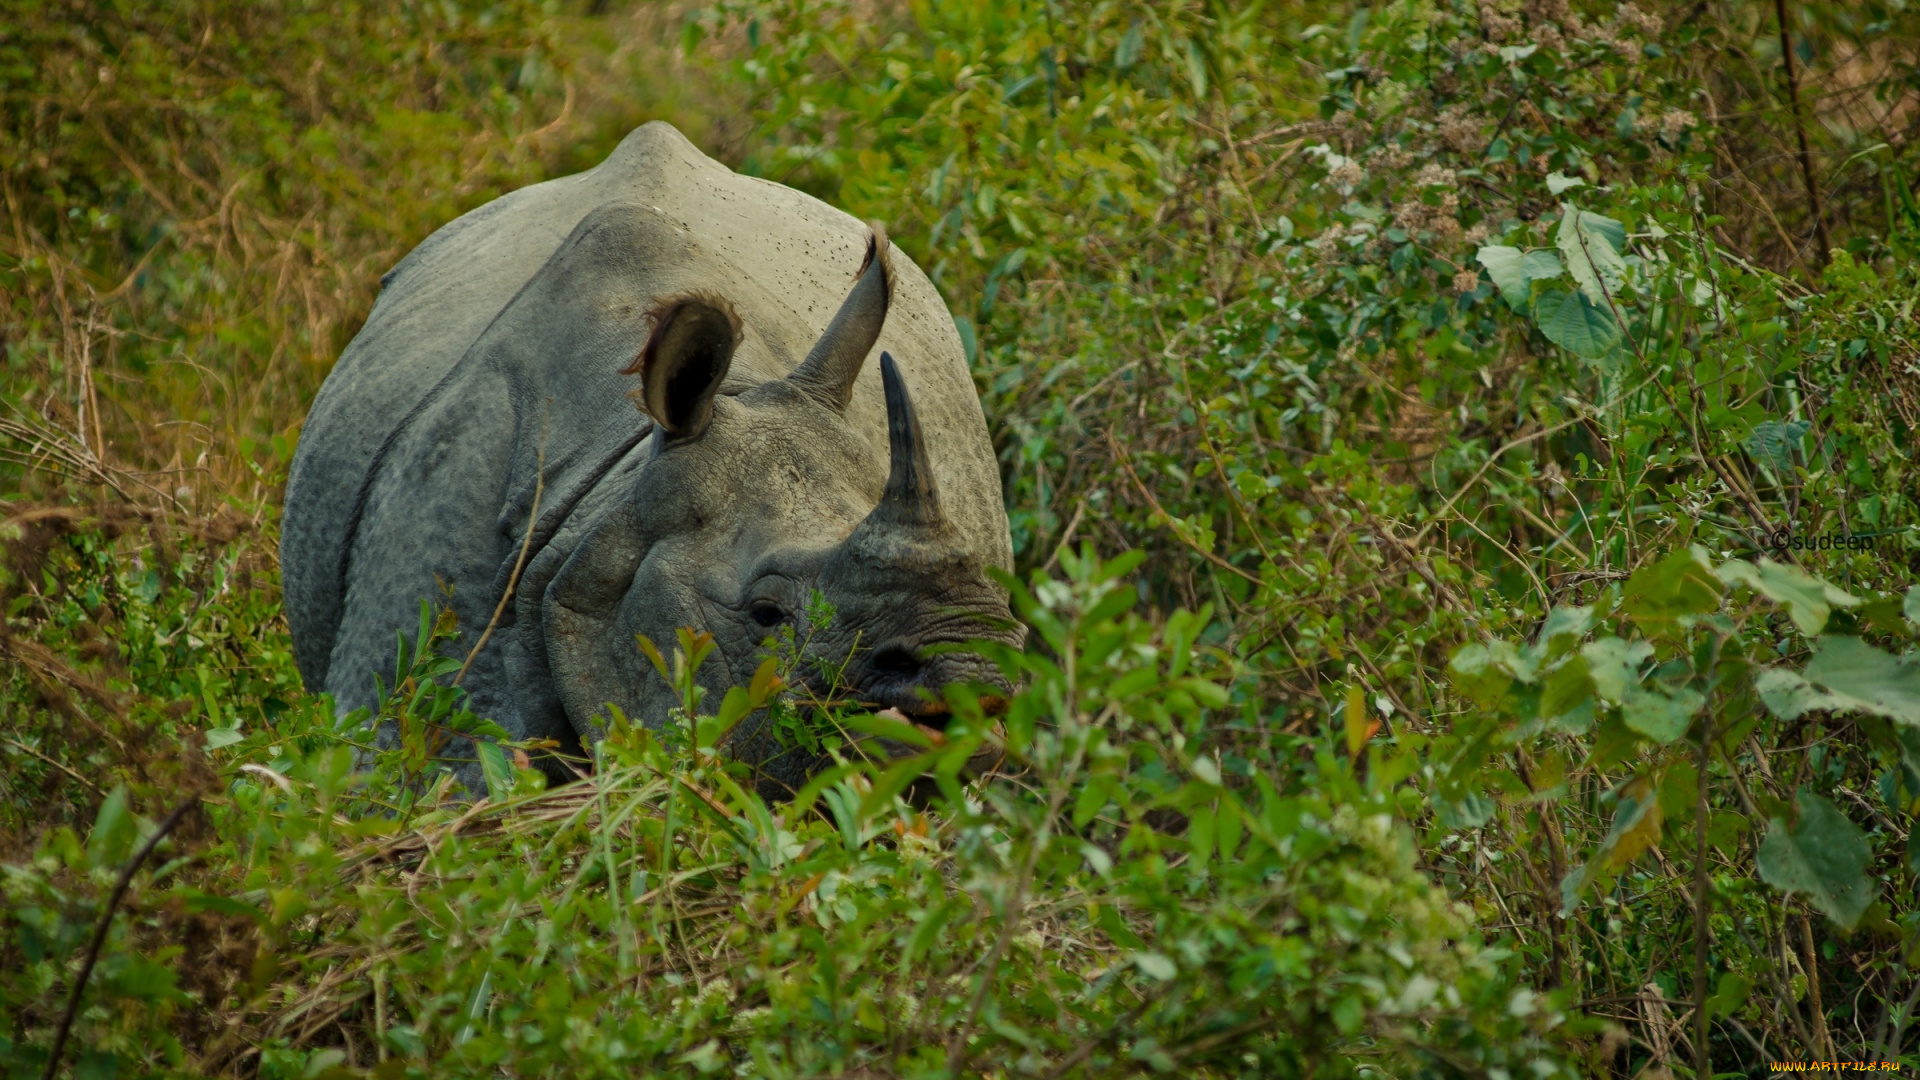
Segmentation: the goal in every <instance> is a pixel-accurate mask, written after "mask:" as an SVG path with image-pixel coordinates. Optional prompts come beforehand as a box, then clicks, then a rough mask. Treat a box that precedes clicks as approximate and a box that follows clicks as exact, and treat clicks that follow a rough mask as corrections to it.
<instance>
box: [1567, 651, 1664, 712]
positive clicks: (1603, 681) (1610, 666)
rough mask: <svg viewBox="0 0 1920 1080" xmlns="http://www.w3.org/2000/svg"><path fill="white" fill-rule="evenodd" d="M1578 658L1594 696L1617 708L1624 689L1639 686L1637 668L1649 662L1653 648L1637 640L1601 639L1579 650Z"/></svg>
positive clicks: (1624, 693)
mask: <svg viewBox="0 0 1920 1080" xmlns="http://www.w3.org/2000/svg"><path fill="white" fill-rule="evenodd" d="M1580 656H1581V657H1582V658H1583V659H1585V660H1586V662H1587V674H1588V676H1589V677H1590V678H1592V679H1593V690H1594V693H1596V694H1599V695H1600V697H1601V698H1602V699H1604V700H1606V701H1610V702H1612V703H1614V704H1616V705H1617V704H1619V703H1620V699H1621V698H1623V697H1625V696H1626V693H1627V688H1628V687H1630V686H1638V685H1639V684H1640V665H1642V664H1644V663H1646V662H1647V661H1648V660H1651V659H1652V658H1653V646H1652V645H1649V644H1647V643H1646V642H1644V641H1639V640H1634V641H1627V640H1625V639H1623V638H1617V637H1604V638H1601V639H1600V640H1598V641H1590V642H1588V643H1587V644H1586V645H1584V646H1582V647H1581V649H1580Z"/></svg>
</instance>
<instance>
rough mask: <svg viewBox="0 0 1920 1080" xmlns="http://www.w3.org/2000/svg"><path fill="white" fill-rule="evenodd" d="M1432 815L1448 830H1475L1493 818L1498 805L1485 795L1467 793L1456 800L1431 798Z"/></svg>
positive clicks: (1436, 796)
mask: <svg viewBox="0 0 1920 1080" xmlns="http://www.w3.org/2000/svg"><path fill="white" fill-rule="evenodd" d="M1433 809H1434V814H1435V816H1437V817H1438V818H1439V819H1440V824H1441V825H1442V826H1443V827H1445V828H1449V829H1477V828H1479V827H1480V826H1482V825H1485V824H1486V823H1487V822H1488V821H1489V820H1491V819H1492V818H1493V812H1494V811H1495V810H1497V809H1499V804H1498V803H1495V802H1494V801H1493V800H1492V799H1489V798H1487V797H1486V796H1485V795H1481V794H1478V793H1477V792H1469V793H1468V794H1466V795H1462V796H1461V797H1460V798H1458V799H1448V798H1443V797H1441V796H1439V795H1435V796H1434V798H1433Z"/></svg>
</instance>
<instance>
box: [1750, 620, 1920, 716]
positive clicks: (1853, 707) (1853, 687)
mask: <svg viewBox="0 0 1920 1080" xmlns="http://www.w3.org/2000/svg"><path fill="white" fill-rule="evenodd" d="M1754 688H1755V689H1756V690H1758V691H1759V692H1760V700H1762V701H1764V702H1766V705H1767V708H1769V709H1771V710H1773V714H1774V715H1775V716H1778V717H1780V718H1781V719H1782V720H1792V719H1795V718H1797V717H1799V716H1800V714H1802V713H1804V712H1808V711H1810V710H1813V709H1831V710H1833V711H1835V712H1864V713H1872V714H1873V715H1875V716H1884V717H1886V718H1887V719H1889V720H1893V721H1896V722H1898V723H1903V724H1915V725H1920V656H1916V655H1914V654H1908V655H1906V656H1893V655H1891V654H1888V653H1885V652H1881V651H1880V650H1879V649H1876V648H1874V647H1873V646H1871V645H1869V644H1867V643H1866V642H1864V641H1861V640H1860V639H1859V638H1856V637H1844V636H1835V637H1822V638H1820V639H1818V640H1817V641H1816V642H1815V643H1814V653H1813V659H1812V660H1811V661H1809V662H1808V663H1807V668H1806V670H1805V671H1804V672H1799V673H1796V672H1792V671H1788V670H1786V669H1784V668H1769V669H1767V670H1765V671H1762V672H1761V673H1760V674H1759V675H1758V676H1756V677H1755V679H1754Z"/></svg>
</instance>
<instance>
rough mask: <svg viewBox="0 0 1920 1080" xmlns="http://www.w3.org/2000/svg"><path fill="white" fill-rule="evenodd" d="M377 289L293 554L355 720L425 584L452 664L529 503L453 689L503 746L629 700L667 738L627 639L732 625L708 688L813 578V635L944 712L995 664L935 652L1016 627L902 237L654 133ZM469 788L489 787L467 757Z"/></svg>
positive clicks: (318, 683) (320, 640) (460, 750)
mask: <svg viewBox="0 0 1920 1080" xmlns="http://www.w3.org/2000/svg"><path fill="white" fill-rule="evenodd" d="M383 285H384V290H383V292H382V293H381V296H380V299H379V301H378V303H376V304H375V306H374V309H373V312H372V314H371V315H370V316H369V318H368V320H367V323H366V325H365V327H363V328H362V329H361V331H360V333H359V335H358V336H356V337H355V338H354V340H353V342H352V343H351V344H350V345H349V346H348V347H347V349H346V352H345V353H344V354H343V355H342V356H341V358H340V362H339V365H338V366H337V367H336V368H335V369H334V371H333V373H332V375H331V376H329V378H328V379H327V382H326V385H325V386H323V387H322V388H321V391H320V394H319V397H318V398H317V399H316V401H315V403H314V406H313V410H312V412H311V414H310V415H309V417H308V419H307V424H306V428H305V430H304V432H303V433H302V436H301V439H300V445H299V450H298V452H297V454H296V455H295V457H294V462H293V467H292V471H291V474H290V476H289V479H288V484H287V499H286V511H285V516H284V519H283V521H284V525H283V531H282V540H281V567H282V571H283V580H284V583H285V592H286V612H287V620H288V623H289V624H290V626H291V628H292V631H293V641H294V650H295V656H296V659H297V661H298V663H299V666H300V671H301V675H302V676H303V678H304V679H305V681H306V683H307V685H308V687H309V688H310V689H313V690H325V691H326V692H328V693H331V694H332V695H333V696H334V699H335V702H336V705H337V707H338V708H339V709H341V710H342V711H343V712H344V711H346V710H350V709H353V708H356V707H360V706H376V705H377V704H378V703H377V700H376V694H377V690H376V684H375V681H374V675H375V673H376V672H377V673H379V674H380V676H381V677H382V678H389V677H390V676H391V672H392V667H393V658H394V651H395V632H396V631H399V630H406V631H407V632H409V633H411V628H412V627H413V626H414V625H415V624H416V622H417V620H418V612H419V604H420V601H421V599H422V598H426V599H428V600H430V601H432V602H434V603H435V604H447V605H449V606H451V608H452V609H453V611H454V613H455V614H456V615H457V616H458V618H459V624H460V637H459V639H458V641H457V642H456V644H455V645H454V646H453V647H452V649H451V650H450V651H451V652H454V653H455V654H457V655H464V653H465V650H467V649H468V648H470V647H471V645H472V643H473V642H474V641H476V640H478V639H479V637H480V635H481V633H482V631H483V630H484V629H485V628H486V626H487V625H488V623H489V621H490V620H492V619H493V616H494V612H495V610H496V608H497V607H499V606H500V601H501V598H502V596H503V595H504V594H506V592H507V590H508V584H509V582H510V581H511V580H512V575H513V568H514V566H515V564H516V561H517V560H518V558H519V557H520V555H521V550H522V545H523V542H525V541H526V538H527V536H528V525H529V519H530V518H532V519H533V523H532V533H531V537H532V539H531V541H530V543H529V544H528V546H527V549H526V559H525V568H524V570H523V571H522V576H521V579H520V581H519V583H518V586H517V587H516V588H515V589H513V591H512V595H511V597H510V598H509V601H508V603H506V604H505V606H504V609H503V610H502V611H501V615H500V618H499V619H498V621H497V623H495V629H494V631H493V634H492V636H491V638H490V639H489V640H488V641H487V644H486V646H485V647H484V649H482V651H481V652H480V653H479V655H478V657H477V658H476V660H475V662H474V664H473V667H472V670H471V671H470V673H469V674H468V676H467V678H466V681H465V683H464V684H463V685H464V686H465V687H466V688H467V689H468V691H469V692H470V694H471V697H472V706H473V708H474V711H476V712H477V713H479V714H480V715H482V716H487V717H491V718H493V719H495V720H496V721H498V722H499V723H500V724H502V725H503V726H504V727H505V728H506V729H507V730H508V731H509V732H511V733H512V735H513V736H514V737H515V738H516V739H531V738H542V737H545V738H551V739H554V740H556V741H557V742H559V743H560V744H561V745H562V746H563V747H565V748H567V749H569V750H574V751H577V750H579V749H580V748H581V747H583V746H589V745H591V744H592V743H593V742H594V741H596V740H597V739H599V738H600V737H601V736H602V734H603V733H604V718H605V716H606V715H607V706H608V705H609V704H612V705H616V706H618V707H619V708H620V709H621V710H623V711H624V712H625V713H626V714H627V715H628V716H630V717H635V718H639V719H641V720H643V721H645V722H646V723H648V724H650V725H653V726H656V727H657V726H658V725H660V724H661V723H663V722H664V721H665V720H666V717H667V713H668V710H669V709H670V708H671V706H672V704H673V696H672V692H671V690H670V688H669V687H668V686H667V685H666V683H665V681H664V680H662V679H661V678H660V677H659V675H658V674H657V673H656V672H655V671H654V670H653V668H652V665H651V664H649V663H648V662H647V661H646V659H645V658H644V657H643V656H642V654H641V653H640V651H639V649H638V648H637V646H636V643H635V635H636V634H645V635H647V636H648V637H649V638H651V639H652V640H653V641H654V642H656V643H658V644H659V645H661V646H662V647H663V648H665V647H667V646H668V644H669V643H670V642H671V641H672V640H673V638H674V632H675V630H676V629H677V628H679V627H683V626H690V627H694V628H696V629H701V630H706V631H708V632H710V633H712V634H713V635H714V637H715V640H716V642H717V646H718V648H717V650H716V653H715V655H714V656H713V657H712V658H710V659H709V660H708V661H707V664H706V665H705V666H704V667H703V668H702V672H701V675H702V680H701V681H702V683H703V684H704V685H706V686H707V687H708V690H709V693H710V695H711V696H710V698H709V701H711V702H715V703H717V702H718V700H719V696H720V695H721V694H723V693H724V692H725V690H726V689H727V687H729V686H732V685H735V684H743V683H745V682H746V681H747V680H748V679H749V678H750V677H751V675H752V673H753V670H754V668H755V667H756V666H757V664H758V661H759V660H760V659H761V657H762V655H763V649H762V643H763V642H764V641H765V639H766V638H767V637H768V636H769V634H770V633H772V632H774V630H776V629H777V628H778V627H779V626H780V625H782V624H793V625H799V626H800V627H801V630H802V636H805V628H804V625H802V624H803V621H804V616H803V614H802V609H803V607H804V605H805V603H806V600H807V597H808V595H809V594H810V592H811V591H812V590H814V589H818V590H820V591H821V592H822V593H823V594H824V595H825V597H826V598H827V600H828V601H829V602H830V603H832V604H833V605H834V606H835V608H836V609H837V614H836V617H835V619H834V621H833V625H832V629H831V631H829V632H826V633H820V634H815V635H814V638H813V647H812V651H813V652H814V653H815V654H816V655H822V656H826V657H829V658H833V659H835V660H842V659H846V658H847V657H848V656H851V657H852V660H851V663H850V664H849V666H848V668H847V671H846V676H845V677H846V681H847V682H848V683H849V684H850V687H849V689H850V690H851V692H852V696H854V697H855V698H857V699H859V700H862V701H866V702H870V703H873V704H875V705H878V706H885V707H896V708H899V709H901V710H902V711H903V712H905V713H907V714H908V715H910V716H913V717H915V718H916V719H920V720H923V721H925V722H926V723H928V724H930V725H931V726H935V727H938V726H940V723H941V721H940V720H939V709H938V708H937V707H936V706H933V705H931V704H930V703H929V702H928V701H927V694H926V692H929V691H931V692H933V694H934V696H935V697H937V692H938V688H939V687H940V686H941V685H943V684H945V683H947V682H950V681H954V680H959V679H976V680H984V681H996V679H995V676H994V675H993V673H992V672H991V670H990V669H989V667H988V665H986V664H985V663H984V662H983V661H981V660H979V659H978V658H977V657H972V656H968V655H964V654H962V655H954V654H941V655H936V656H928V655H925V654H924V653H923V652H922V650H923V649H925V647H926V646H929V645H935V644H939V643H944V642H954V641H962V640H966V639H970V638H978V637H994V638H998V639H1000V640H1003V641H1007V642H1009V643H1017V642H1018V640H1019V633H1018V631H1017V630H1015V629H1013V624H1012V622H1011V620H1010V618H1009V617H1008V611H1007V605H1006V602H1005V598H1004V596H1003V595H1002V594H1001V593H1000V592H999V590H998V589H997V588H996V587H995V586H993V585H992V584H991V583H990V582H989V581H988V580H987V578H986V576H985V568H986V567H989V566H1006V565H1009V564H1010V562H1011V547H1010V542H1009V538H1008V531H1007V520H1006V514H1005V511H1004V509H1003V507H1002V504H1001V498H1000V487H999V476H998V471H997V469H996V468H995V463H994V460H993V452H992V447H991V445H990V444H989V441H988V438H987V430H986V423H985V420H984V418H983V416H982V414H981V411H980V404H979V400H978V398H977V397H976V395H975V391H974V388H973V382H972V379H971V377H970V376H969V374H968V372H967V367H966V362H965V357H964V354H963V352H962V349H961V345H960V341H959V338H958V335H957V334H956V333H955V331H954V327H953V322H952V319H951V317H950V316H949V315H948V313H947V310H946V307H945V305H944V304H943V303H942V302H941V300H940V297H939V295H938V293H936V292H935V290H934V289H933V286H932V285H931V283H929V282H928V281H927V279H926V277H925V276H924V275H923V274H922V273H921V272H920V271H919V269H918V268H917V267H915V266H914V265H913V264H912V263H911V262H910V261H909V260H908V259H906V258H905V257H904V256H901V255H897V254H894V253H892V252H891V251H890V249H889V248H888V247H887V245H886V242H885V240H884V238H883V237H876V236H874V235H873V234H871V233H870V232H869V230H868V229H867V228H866V227H865V226H863V225H861V224H860V223H859V222H857V221H855V220H854V219H852V218H851V217H848V216H847V215H846V214H843V213H841V212H839V211H837V210H834V209H832V208H831V207H828V206H827V205H825V204H824V203H821V202H819V201H818V200H816V199H813V198H811V197H809V196H807V195H804V194H801V193H799V192H796V191H793V190H791V189H788V188H785V187H782V186H780V185H777V184H772V183H768V182H766V181H762V180H756V179H752V178H748V177H742V176H736V175H734V174H733V173H732V172H730V171H728V170H727V169H726V168H725V167H724V166H721V165H719V164H718V163H716V162H713V161H711V160H709V159H708V158H706V157H705V156H703V155H702V154H701V153H700V152H699V151H698V150H697V149H695V148H694V147H693V146H692V144H690V143H688V142H687V140H686V139H685V138H684V137H682V136H681V135H680V133H679V132H678V131H675V130H674V129H673V128H672V127H670V126H668V125H666V124H661V123H653V124H648V125H647V126H645V127H643V128H640V129H638V130H637V131H635V132H633V133H632V134H631V135H629V136H628V137H627V138H626V140H625V141H624V142H622V143H621V145H620V146H619V148H618V149H616V150H615V151H614V153H613V154H612V156H610V157H609V158H608V159H607V160H606V161H605V162H603V163H602V164H601V165H599V166H598V167H597V168H594V169H592V170H589V171H588V172H585V173H581V174H579V175H577V176H571V177H567V178H564V179H560V180H554V181H550V182H548V183H544V184H538V185H535V186H533V187H529V188H526V189H523V190H521V191H517V192H514V193H513V194H511V195H507V196H505V197H502V198H500V199H497V200H495V201H494V202H492V203H489V204H487V205H486V206H483V207H481V208H479V209H477V210H474V211H473V212H471V213H469V214H466V215H465V216H463V217H461V218H460V219H458V220H457V221H454V222H453V223H452V224H449V225H447V226H446V227H445V228H442V229H441V230H440V231H439V232H437V233H435V234H434V235H433V236H431V237H429V238H428V239H427V240H426V241H425V242H424V243H422V244H421V245H420V246H419V247H418V248H416V249H415V250H414V251H413V252H412V253H411V254H410V255H408V256H407V257H406V258H405V259H404V260H402V261H401V263H400V264H399V266H397V267H395V268H394V270H393V271H392V272H391V273H389V274H388V275H387V277H386V278H384V279H383ZM882 354H885V356H884V358H883V357H882ZM896 361H897V363H896ZM883 369H886V371H885V372H884V373H883ZM883 384H884V386H883ZM542 462H544V465H542ZM536 502H537V506H536ZM730 746H731V747H732V749H733V752H734V753H735V754H736V756H738V757H740V758H743V759H745V760H748V761H751V762H755V763H758V764H760V766H761V767H762V770H763V776H764V777H765V779H766V781H767V782H771V783H773V784H774V785H776V786H777V785H780V784H786V785H792V784H795V783H797V782H799V781H800V780H801V779H802V778H803V777H804V776H805V774H806V772H807V770H808V769H809V768H810V767H811V766H812V764H813V763H812V762H808V761H802V760H798V759H797V757H796V756H795V755H792V754H782V753H780V752H779V748H778V746H777V744H776V742H775V740H774V739H773V737H772V734H771V732H769V731H767V730H766V729H765V727H764V723H763V721H761V720H759V719H758V718H756V719H754V720H750V721H748V722H747V724H746V725H743V727H742V729H741V730H740V731H739V732H738V733H737V734H736V736H735V738H734V739H733V740H732V742H731V744H730ZM451 753H452V754H453V755H454V756H458V757H469V758H470V757H471V756H472V755H471V748H470V747H455V748H454V749H453V750H452V751H451ZM542 765H543V768H546V769H547V770H548V772H549V773H550V775H553V776H554V777H555V778H556V779H562V778H565V777H566V776H568V775H569V774H568V773H567V772H566V771H565V770H564V769H563V768H562V767H561V766H560V765H559V764H558V763H557V762H554V761H551V760H549V761H545V762H543V763H542ZM462 779H463V780H464V781H466V783H467V785H468V787H469V789H470V790H483V787H482V785H481V782H480V777H479V772H478V768H477V765H469V766H467V767H466V768H465V769H464V770H463V775H462Z"/></svg>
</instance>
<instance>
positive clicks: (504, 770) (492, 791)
mask: <svg viewBox="0 0 1920 1080" xmlns="http://www.w3.org/2000/svg"><path fill="white" fill-rule="evenodd" d="M473 748H474V750H475V751H476V752H478V753H479V755H480V771H481V773H483V774H484V775H485V776H486V778H487V797H488V798H489V799H492V800H493V801H494V802H496V803H502V802H506V801H507V800H508V799H510V798H512V797H513V782H514V779H515V774H514V771H513V763H512V762H509V761H508V760H507V752H506V751H505V750H502V749H501V748H500V744H499V743H497V742H488V741H485V740H483V739H475V740H474V743H473Z"/></svg>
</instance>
